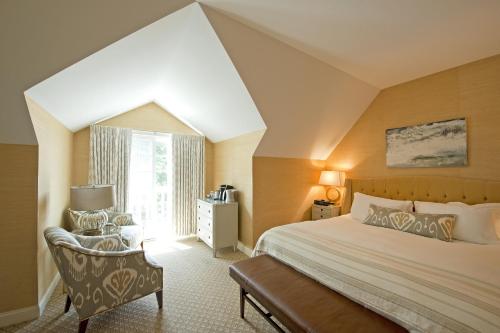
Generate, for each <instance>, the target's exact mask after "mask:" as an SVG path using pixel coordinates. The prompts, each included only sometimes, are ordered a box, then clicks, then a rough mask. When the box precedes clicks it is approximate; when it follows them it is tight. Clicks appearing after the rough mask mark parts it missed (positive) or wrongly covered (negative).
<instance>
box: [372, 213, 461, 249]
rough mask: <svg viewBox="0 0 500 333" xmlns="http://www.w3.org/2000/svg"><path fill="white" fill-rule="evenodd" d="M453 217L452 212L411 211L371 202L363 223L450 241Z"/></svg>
mask: <svg viewBox="0 0 500 333" xmlns="http://www.w3.org/2000/svg"><path fill="white" fill-rule="evenodd" d="M455 219H456V216H455V215H453V214H420V213H411V212H403V211H401V210H398V209H393V208H386V207H380V206H376V205H373V204H372V205H370V208H369V211H368V217H367V218H366V219H365V220H364V221H363V223H365V224H369V225H374V226H377V227H384V228H389V229H395V230H399V231H404V232H409V233H412V234H416V235H420V236H424V237H430V238H436V239H440V240H443V241H447V242H451V241H452V238H453V226H454V225H455Z"/></svg>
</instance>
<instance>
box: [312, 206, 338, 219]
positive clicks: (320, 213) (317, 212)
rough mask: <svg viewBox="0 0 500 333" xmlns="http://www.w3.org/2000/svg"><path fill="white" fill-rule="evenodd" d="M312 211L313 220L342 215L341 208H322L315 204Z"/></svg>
mask: <svg viewBox="0 0 500 333" xmlns="http://www.w3.org/2000/svg"><path fill="white" fill-rule="evenodd" d="M311 210H312V213H311V215H312V219H313V220H322V219H329V218H331V217H335V216H339V214H340V206H335V205H329V206H321V205H315V204H313V205H312V209H311Z"/></svg>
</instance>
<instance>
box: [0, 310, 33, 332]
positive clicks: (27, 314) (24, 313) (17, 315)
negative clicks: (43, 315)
mask: <svg viewBox="0 0 500 333" xmlns="http://www.w3.org/2000/svg"><path fill="white" fill-rule="evenodd" d="M38 315H39V312H38V306H37V305H33V306H28V307H26V308H22V309H17V310H12V311H7V312H2V313H0V327H5V326H9V325H14V324H17V323H22V322H23V321H28V320H33V319H36V318H38Z"/></svg>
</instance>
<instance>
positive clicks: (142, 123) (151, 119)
mask: <svg viewBox="0 0 500 333" xmlns="http://www.w3.org/2000/svg"><path fill="white" fill-rule="evenodd" d="M99 125H103V126H116V127H124V128H133V129H136V130H142V131H152V132H163V133H177V134H192V135H197V134H198V133H197V132H195V131H194V130H193V129H192V128H190V127H189V126H187V125H186V124H184V123H183V122H181V121H180V120H179V119H177V118H175V117H174V116H173V115H171V114H170V113H168V112H166V111H165V110H164V109H163V108H161V107H160V106H159V105H157V104H156V103H148V104H145V105H143V106H140V107H138V108H135V109H133V110H130V111H128V112H125V113H122V114H120V115H118V116H116V117H113V118H110V119H107V120H104V121H102V122H100V123H99ZM89 139H90V129H89V128H88V127H86V128H84V129H82V130H80V131H78V132H76V133H75V135H74V139H73V176H72V182H73V184H79V185H82V184H87V180H88V168H89ZM205 150H206V154H205V155H206V165H205V172H206V176H207V177H206V179H205V186H206V188H209V187H211V186H212V177H211V175H212V163H211V161H212V156H211V153H212V143H211V142H210V141H209V140H205Z"/></svg>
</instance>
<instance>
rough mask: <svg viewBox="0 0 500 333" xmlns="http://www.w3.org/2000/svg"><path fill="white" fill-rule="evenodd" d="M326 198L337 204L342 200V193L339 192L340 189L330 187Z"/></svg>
mask: <svg viewBox="0 0 500 333" xmlns="http://www.w3.org/2000/svg"><path fill="white" fill-rule="evenodd" d="M332 190H333V191H332ZM332 192H333V195H332ZM326 198H327V199H328V200H329V201H330V202H337V201H338V200H340V191H339V189H338V188H336V187H333V186H332V187H330V188H329V189H328V190H326Z"/></svg>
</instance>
